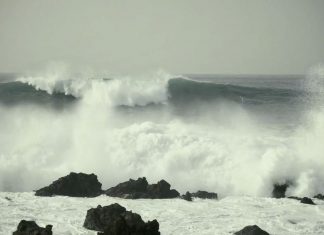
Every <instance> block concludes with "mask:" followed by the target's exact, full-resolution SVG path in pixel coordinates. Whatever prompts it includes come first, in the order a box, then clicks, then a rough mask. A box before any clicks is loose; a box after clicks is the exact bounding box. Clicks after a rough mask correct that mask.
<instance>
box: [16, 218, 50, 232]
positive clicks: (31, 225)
mask: <svg viewBox="0 0 324 235" xmlns="http://www.w3.org/2000/svg"><path fill="white" fill-rule="evenodd" d="M52 227H53V226H52V225H46V227H45V228H42V227H39V226H38V225H37V224H36V222H35V221H26V220H22V221H20V222H19V224H18V227H17V231H15V232H13V233H12V234H13V235H52V234H53V232H52Z"/></svg>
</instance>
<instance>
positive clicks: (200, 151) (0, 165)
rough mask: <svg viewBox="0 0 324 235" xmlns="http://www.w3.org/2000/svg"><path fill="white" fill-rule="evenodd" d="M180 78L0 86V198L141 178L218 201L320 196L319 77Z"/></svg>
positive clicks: (59, 79)
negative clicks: (73, 175)
mask: <svg viewBox="0 0 324 235" xmlns="http://www.w3.org/2000/svg"><path fill="white" fill-rule="evenodd" d="M189 77H190V79H188V78H186V77H185V76H173V75H170V74H167V73H165V72H157V73H152V74H148V75H145V76H133V77H132V76H129V77H125V76H124V77H123V76H105V77H103V76H98V77H95V76H92V75H91V76H89V75H75V74H74V75H71V74H69V73H67V72H60V71H55V72H52V73H45V74H43V75H36V76H35V75H33V76H26V75H25V76H18V77H16V78H15V80H14V81H12V80H8V79H7V80H6V81H5V82H2V83H0V116H1V122H0V130H1V132H0V190H1V191H31V190H33V189H37V188H39V187H42V186H44V185H47V184H48V183H50V182H51V181H53V180H54V179H56V178H58V177H60V176H63V175H66V174H67V173H69V172H70V171H77V172H80V171H83V172H94V173H96V174H98V176H99V177H100V179H101V182H102V183H103V185H104V188H105V187H109V186H112V185H115V184H117V183H119V182H121V181H124V180H127V179H128V178H130V177H133V178H137V177H139V176H146V177H147V178H148V180H149V181H151V182H154V181H157V180H160V179H161V178H164V179H166V180H167V181H169V182H170V183H171V185H172V186H173V187H174V188H176V189H179V190H180V191H181V192H185V191H186V190H192V191H193V190H198V189H205V190H210V191H215V192H218V193H219V194H220V195H221V196H226V195H253V196H254V195H258V196H268V195H270V193H271V190H272V185H273V184H274V183H280V182H285V181H286V180H289V181H292V182H293V183H294V185H293V186H292V187H291V188H290V189H289V194H294V195H302V196H306V195H310V196H313V195H314V194H315V193H323V192H324V184H322V182H323V180H324V173H323V171H322V169H323V167H324V160H323V152H324V147H323V144H322V140H323V139H324V111H323V106H322V104H323V103H322V101H323V99H322V98H323V96H322V94H323V92H322V90H321V89H320V87H321V84H322V82H323V75H322V73H321V70H320V69H319V70H316V71H315V72H314V71H313V72H312V73H311V74H310V76H309V77H307V78H290V77H284V76H283V77H281V78H280V77H276V78H272V77H250V78H249V77H247V78H232V79H224V78H222V79H219V77H213V76H208V78H207V79H206V77H199V76H198V77H195V76H189ZM262 79H263V80H264V82H263V83H262V82H260V81H261V80H262ZM260 84H262V86H260ZM314 84H315V85H314Z"/></svg>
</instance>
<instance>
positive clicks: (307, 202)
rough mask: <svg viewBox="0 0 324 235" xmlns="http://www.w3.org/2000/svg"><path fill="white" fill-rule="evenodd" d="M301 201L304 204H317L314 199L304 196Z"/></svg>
mask: <svg viewBox="0 0 324 235" xmlns="http://www.w3.org/2000/svg"><path fill="white" fill-rule="evenodd" d="M300 202H301V203H304V204H309V205H315V203H314V202H313V200H312V199H310V198H308V197H303V198H302V199H301V200H300Z"/></svg>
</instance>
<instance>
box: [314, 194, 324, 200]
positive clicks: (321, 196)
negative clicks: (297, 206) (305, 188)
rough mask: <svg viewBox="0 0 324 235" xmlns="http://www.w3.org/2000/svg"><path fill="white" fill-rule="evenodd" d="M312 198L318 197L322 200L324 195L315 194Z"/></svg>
mask: <svg viewBox="0 0 324 235" xmlns="http://www.w3.org/2000/svg"><path fill="white" fill-rule="evenodd" d="M314 198H316V199H319V200H324V195H323V194H317V195H315V196H314Z"/></svg>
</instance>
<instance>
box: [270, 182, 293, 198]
mask: <svg viewBox="0 0 324 235" xmlns="http://www.w3.org/2000/svg"><path fill="white" fill-rule="evenodd" d="M288 187H289V184H288V183H285V184H275V185H273V190H272V197H274V198H283V197H285V196H286V190H287V188H288Z"/></svg>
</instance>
